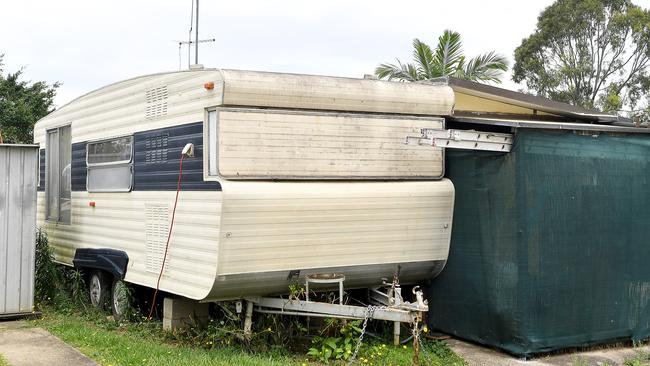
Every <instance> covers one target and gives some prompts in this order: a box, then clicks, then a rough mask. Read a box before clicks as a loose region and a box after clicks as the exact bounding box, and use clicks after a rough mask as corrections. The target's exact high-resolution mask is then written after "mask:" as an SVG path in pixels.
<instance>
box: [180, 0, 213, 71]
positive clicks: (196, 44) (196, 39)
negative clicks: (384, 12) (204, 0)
mask: <svg viewBox="0 0 650 366" xmlns="http://www.w3.org/2000/svg"><path fill="white" fill-rule="evenodd" d="M195 2H196V25H195V27H194V28H195V29H194V41H192V30H193V29H192V24H193V23H194V21H195V19H194V3H195ZM214 41H215V39H214V38H209V39H199V0H192V11H191V13H190V30H189V31H188V37H187V41H174V42H177V43H178V69H179V70H180V69H181V48H182V47H183V46H184V45H187V67H188V68H190V67H191V66H190V59H191V52H192V44H194V64H195V65H198V64H199V43H207V42H214Z"/></svg>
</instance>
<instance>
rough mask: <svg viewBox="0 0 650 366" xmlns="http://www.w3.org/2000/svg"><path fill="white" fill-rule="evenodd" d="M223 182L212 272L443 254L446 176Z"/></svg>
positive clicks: (449, 198) (449, 195)
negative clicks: (216, 262) (418, 179)
mask: <svg viewBox="0 0 650 366" xmlns="http://www.w3.org/2000/svg"><path fill="white" fill-rule="evenodd" d="M222 184H223V189H224V190H223V192H224V199H223V212H222V216H221V220H222V221H221V234H220V243H221V245H220V252H219V266H218V270H219V275H232V274H242V273H255V272H272V271H289V270H292V269H309V268H327V267H339V266H358V265H370V264H378V263H394V262H397V263H400V262H419V261H425V262H426V261H429V262H430V261H436V260H443V261H444V260H446V258H447V253H448V250H449V240H450V235H451V219H452V212H453V202H454V189H453V185H452V183H451V182H450V181H448V180H446V179H443V180H441V181H429V182H357V183H353V182H346V183H342V182H329V183H327V182H240V181H228V182H223V183H222Z"/></svg>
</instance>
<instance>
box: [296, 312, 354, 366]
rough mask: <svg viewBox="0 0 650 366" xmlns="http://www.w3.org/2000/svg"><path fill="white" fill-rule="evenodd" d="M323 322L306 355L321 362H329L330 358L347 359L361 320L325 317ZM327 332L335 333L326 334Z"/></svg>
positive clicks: (349, 356)
mask: <svg viewBox="0 0 650 366" xmlns="http://www.w3.org/2000/svg"><path fill="white" fill-rule="evenodd" d="M325 324H326V325H325V327H324V328H323V329H322V330H321V332H320V336H318V337H315V338H314V339H313V340H312V347H311V348H309V351H308V352H307V355H308V356H310V357H312V358H313V359H315V360H318V361H320V362H323V363H329V362H330V361H331V360H349V359H350V358H351V357H352V351H353V350H354V348H355V347H356V344H357V342H358V337H359V334H361V328H359V325H360V324H361V320H355V321H347V322H345V321H340V320H338V319H326V320H325ZM337 325H338V326H337ZM332 330H334V332H332ZM328 333H330V334H331V333H335V334H334V335H332V336H327V334H328Z"/></svg>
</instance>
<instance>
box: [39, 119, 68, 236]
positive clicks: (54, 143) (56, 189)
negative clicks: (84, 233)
mask: <svg viewBox="0 0 650 366" xmlns="http://www.w3.org/2000/svg"><path fill="white" fill-rule="evenodd" d="M70 138H71V136H70V126H64V127H59V128H55V129H52V130H49V131H47V141H46V145H45V148H46V150H45V153H46V163H45V164H46V167H47V169H46V174H47V177H46V178H45V184H46V192H45V194H46V205H47V208H46V210H47V219H48V220H50V221H57V222H63V223H66V224H69V223H70V203H71V202H70V168H71V166H70V161H71V157H72V143H71V140H70Z"/></svg>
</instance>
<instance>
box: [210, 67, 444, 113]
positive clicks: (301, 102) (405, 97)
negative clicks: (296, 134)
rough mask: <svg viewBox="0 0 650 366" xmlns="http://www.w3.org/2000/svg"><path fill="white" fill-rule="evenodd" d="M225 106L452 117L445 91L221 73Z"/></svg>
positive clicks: (397, 84) (429, 86)
mask: <svg viewBox="0 0 650 366" xmlns="http://www.w3.org/2000/svg"><path fill="white" fill-rule="evenodd" d="M222 74H223V79H224V87H223V90H224V91H223V104H224V105H231V106H254V107H274V108H291V109H312V110H332V111H357V112H374V113H402V114H418V115H434V116H449V115H451V114H452V110H453V106H454V92H453V90H452V89H451V88H450V87H449V86H447V85H434V84H425V83H402V82H393V81H382V80H368V79H353V78H342V77H328V76H316V75H298V74H281V73H272V72H256V71H242V70H222Z"/></svg>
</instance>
